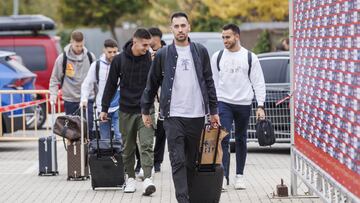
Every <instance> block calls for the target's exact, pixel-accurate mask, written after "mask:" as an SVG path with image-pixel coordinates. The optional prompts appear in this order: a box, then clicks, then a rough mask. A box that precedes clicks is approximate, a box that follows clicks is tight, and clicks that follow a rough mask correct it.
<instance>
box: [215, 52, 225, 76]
mask: <svg viewBox="0 0 360 203" xmlns="http://www.w3.org/2000/svg"><path fill="white" fill-rule="evenodd" d="M223 53H224V49H222V50H220V52H219V54H218V57H217V60H216V65H217V69H218V71H220V60H221V57H222V55H223Z"/></svg>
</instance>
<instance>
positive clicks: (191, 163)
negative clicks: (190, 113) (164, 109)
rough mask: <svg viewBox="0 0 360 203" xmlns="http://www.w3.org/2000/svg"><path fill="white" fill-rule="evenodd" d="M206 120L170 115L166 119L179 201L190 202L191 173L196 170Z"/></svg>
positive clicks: (165, 124)
mask: <svg viewBox="0 0 360 203" xmlns="http://www.w3.org/2000/svg"><path fill="white" fill-rule="evenodd" d="M204 121H205V119H204V117H200V118H183V117H170V118H165V120H164V129H165V133H166V138H167V140H168V150H169V157H170V162H171V168H172V176H173V181H174V186H175V194H176V199H177V201H178V202H179V203H188V202H189V193H188V182H189V181H188V180H191V177H189V174H193V172H194V171H195V166H196V158H197V152H198V149H199V142H200V136H201V132H202V129H203V127H204Z"/></svg>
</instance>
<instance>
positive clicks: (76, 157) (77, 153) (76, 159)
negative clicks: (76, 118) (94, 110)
mask: <svg viewBox="0 0 360 203" xmlns="http://www.w3.org/2000/svg"><path fill="white" fill-rule="evenodd" d="M86 113H87V111H86ZM80 117H81V118H82V119H84V116H83V110H82V109H81V110H80ZM80 123H81V138H80V140H79V141H76V142H69V143H68V145H67V149H66V150H67V166H68V177H67V180H87V179H89V178H90V176H89V164H88V159H87V157H88V141H87V138H85V137H84V134H85V133H84V130H85V128H84V122H80ZM85 123H86V122H85ZM87 134H89V133H87Z"/></svg>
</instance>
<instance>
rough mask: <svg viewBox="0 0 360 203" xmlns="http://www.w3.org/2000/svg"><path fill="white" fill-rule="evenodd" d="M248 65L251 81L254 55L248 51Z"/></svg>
mask: <svg viewBox="0 0 360 203" xmlns="http://www.w3.org/2000/svg"><path fill="white" fill-rule="evenodd" d="M248 65H249V70H248V77H249V80H250V73H251V65H252V54H251V51H248Z"/></svg>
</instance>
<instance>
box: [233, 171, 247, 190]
mask: <svg viewBox="0 0 360 203" xmlns="http://www.w3.org/2000/svg"><path fill="white" fill-rule="evenodd" d="M234 187H235V189H236V190H245V189H246V186H245V180H244V176H243V175H236V177H235V183H234Z"/></svg>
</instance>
